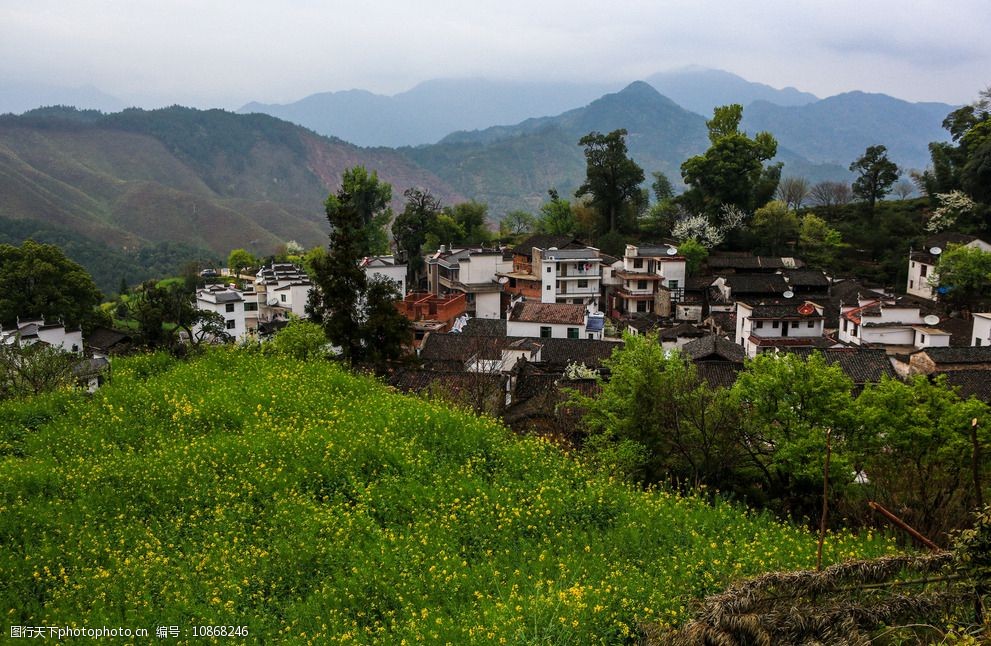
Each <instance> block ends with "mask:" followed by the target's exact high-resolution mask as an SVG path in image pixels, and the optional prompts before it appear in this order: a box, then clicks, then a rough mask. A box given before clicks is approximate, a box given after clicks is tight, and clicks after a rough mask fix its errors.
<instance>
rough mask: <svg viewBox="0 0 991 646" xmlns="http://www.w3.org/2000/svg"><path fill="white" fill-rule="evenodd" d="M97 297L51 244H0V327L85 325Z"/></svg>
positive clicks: (92, 286) (83, 272)
mask: <svg viewBox="0 0 991 646" xmlns="http://www.w3.org/2000/svg"><path fill="white" fill-rule="evenodd" d="M100 298H101V297H100V291H99V290H98V289H97V288H96V285H95V284H94V283H93V279H92V278H91V277H90V275H89V274H88V273H86V270H85V269H83V268H82V267H81V266H80V265H78V264H76V263H75V262H73V261H71V260H69V259H68V258H66V256H65V254H63V253H62V250H61V249H59V248H58V247H56V246H55V245H50V244H39V243H37V242H35V241H34V240H25V241H24V243H22V244H21V246H19V247H15V246H13V245H8V244H4V245H0V324H3V325H5V326H13V325H14V324H15V323H16V321H17V319H18V318H20V319H22V320H26V319H34V318H45V319H46V320H48V321H52V322H54V321H58V320H61V321H62V322H63V323H64V324H65V325H66V326H69V327H75V326H77V325H88V323H89V321H90V320H91V319H92V317H93V308H95V307H96V305H97V304H99V302H100Z"/></svg>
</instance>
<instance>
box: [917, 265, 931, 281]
mask: <svg viewBox="0 0 991 646" xmlns="http://www.w3.org/2000/svg"><path fill="white" fill-rule="evenodd" d="M928 271H929V265H923V264H922V263H919V275H920V276H922V277H923V278H925V277H926V273H927V272H928Z"/></svg>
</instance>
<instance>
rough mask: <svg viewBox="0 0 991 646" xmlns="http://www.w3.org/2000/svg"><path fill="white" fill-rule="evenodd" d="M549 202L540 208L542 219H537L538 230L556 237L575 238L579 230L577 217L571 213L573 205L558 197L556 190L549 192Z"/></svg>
mask: <svg viewBox="0 0 991 646" xmlns="http://www.w3.org/2000/svg"><path fill="white" fill-rule="evenodd" d="M547 197H548V201H547V202H544V203H543V204H542V205H541V206H540V217H539V218H538V219H537V223H536V230H537V232H538V233H545V234H548V235H555V236H573V235H575V231H576V229H577V224H576V222H575V215H574V213H572V211H571V203H570V202H568V200H566V199H564V198H562V197H561V196H560V195H558V192H557V191H556V190H555V189H553V188H552V189H550V190H548V191H547Z"/></svg>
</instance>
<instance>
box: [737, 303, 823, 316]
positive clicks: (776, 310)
mask: <svg viewBox="0 0 991 646" xmlns="http://www.w3.org/2000/svg"><path fill="white" fill-rule="evenodd" d="M803 305H805V301H804V300H798V299H792V300H790V301H780V302H772V303H766V302H761V303H757V304H754V305H751V307H752V308H753V310H752V311H751V313H750V318H752V319H779V320H780V319H789V320H792V319H794V320H801V321H817V320H819V319H821V318H823V316H822V314H819V311H818V310H816V309H815V308H814V307H813V308H811V309H812V311H811V312H809V313H808V314H803V313H802V312H801V310H800V308H801V307H802V306H803Z"/></svg>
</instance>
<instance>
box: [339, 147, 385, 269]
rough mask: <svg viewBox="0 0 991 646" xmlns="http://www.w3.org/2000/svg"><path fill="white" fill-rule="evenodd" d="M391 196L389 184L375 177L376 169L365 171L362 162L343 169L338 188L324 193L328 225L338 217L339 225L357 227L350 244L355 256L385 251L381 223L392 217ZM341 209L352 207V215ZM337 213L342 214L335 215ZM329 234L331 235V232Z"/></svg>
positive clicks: (383, 226) (350, 209) (359, 256)
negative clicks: (333, 191)
mask: <svg viewBox="0 0 991 646" xmlns="http://www.w3.org/2000/svg"><path fill="white" fill-rule="evenodd" d="M391 200H392V186H390V185H389V184H387V183H386V182H381V181H379V178H378V173H377V172H376V171H372V172H371V173H369V172H368V171H367V170H365V167H364V166H354V167H353V168H349V169H347V170H345V171H344V176H343V177H342V178H341V188H340V190H338V191H337V193H336V194H334V193H331V194H330V195H329V196H328V197H327V201H326V203H325V207H326V212H327V219H328V220H330V222H331V226H337V225H335V224H334V220H335V218H338V219H340V221H341V223H342V224H341V226H352V227H357V231H356V234H357V236H358V237H357V238H356V239H355V240H354V243H353V244H354V245H355V248H354V250H355V251H356V252H357V254H358V259H359V260H360V259H361V258H363V257H364V256H371V255H375V254H381V253H386V252H388V250H389V240H388V237H387V236H386V233H385V226H386V225H387V224H388V223H389V221H390V220H391V219H392V210H391V209H390V208H389V202H390V201H391ZM344 211H353V214H354V215H353V217H352V216H349V215H343V212H344ZM337 213H342V215H335V214H337ZM348 235H349V236H350V235H351V234H348ZM331 237H332V239H333V234H331ZM332 246H333V245H332Z"/></svg>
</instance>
